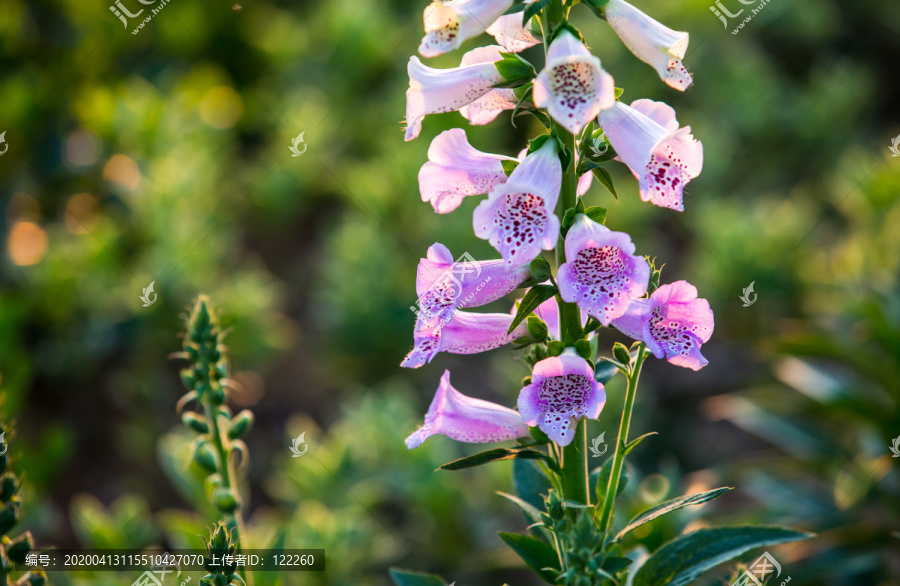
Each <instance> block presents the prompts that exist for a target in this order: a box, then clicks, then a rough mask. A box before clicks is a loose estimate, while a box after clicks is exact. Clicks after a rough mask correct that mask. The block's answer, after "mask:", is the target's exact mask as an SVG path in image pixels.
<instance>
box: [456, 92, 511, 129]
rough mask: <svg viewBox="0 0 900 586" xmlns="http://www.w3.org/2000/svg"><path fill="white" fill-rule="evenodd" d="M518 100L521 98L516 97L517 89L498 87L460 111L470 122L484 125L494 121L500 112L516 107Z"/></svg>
mask: <svg viewBox="0 0 900 586" xmlns="http://www.w3.org/2000/svg"><path fill="white" fill-rule="evenodd" d="M518 102H519V99H518V98H516V94H515V91H513V90H511V89H509V88H496V89H492V90H491V91H489V92H488V93H486V94H485V95H483V96H481V97H480V98H478V99H477V100H475V101H474V102H472V103H471V104H469V105H468V106H463V107H462V108H460V109H459V113H460V114H462V117H463V118H465V119H466V120H468V121H469V124H473V125H475V126H484V125H485V124H488V123H490V122H493V120H494V118H496V117H497V116H498V115H499V114H500V112H503V111H504V110H512V109H513V108H515V107H516V104H517V103H518Z"/></svg>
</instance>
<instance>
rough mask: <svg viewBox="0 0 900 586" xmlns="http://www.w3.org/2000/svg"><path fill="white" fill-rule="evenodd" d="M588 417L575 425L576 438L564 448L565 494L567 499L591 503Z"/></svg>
mask: <svg viewBox="0 0 900 586" xmlns="http://www.w3.org/2000/svg"><path fill="white" fill-rule="evenodd" d="M586 425H587V419H586V418H584V417H582V418H581V419H579V420H578V423H577V425H576V427H575V438H574V439H573V440H572V443H570V444H569V445H567V446H566V447H565V448H563V494H564V495H565V498H566V500H569V501H577V502H579V503H584V504H586V505H589V504H591V496H590V495H591V491H590V489H589V486H588V485H589V482H590V481H589V476H590V475H589V474H588V462H587V458H588V450H587V433H586V429H585V427H586Z"/></svg>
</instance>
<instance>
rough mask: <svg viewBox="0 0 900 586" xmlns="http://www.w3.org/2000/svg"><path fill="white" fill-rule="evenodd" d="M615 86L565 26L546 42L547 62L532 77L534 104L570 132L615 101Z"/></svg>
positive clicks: (596, 60) (576, 129)
mask: <svg viewBox="0 0 900 586" xmlns="http://www.w3.org/2000/svg"><path fill="white" fill-rule="evenodd" d="M615 92H616V87H615V83H614V82H613V78H612V76H611V75H610V74H608V73H607V72H606V71H604V70H603V68H602V67H600V60H599V59H597V58H596V57H594V56H593V55H591V52H590V51H588V49H587V47H585V46H584V43H582V42H581V41H579V40H578V39H577V38H575V35H573V34H572V33H570V32H569V31H568V30H565V31H562V32H561V33H559V35H557V37H556V38H555V39H553V42H552V43H551V44H550V50H549V51H548V52H547V65H546V66H545V67H544V70H543V71H541V73H540V74H538V76H537V79H535V80H534V92H533V94H532V96H533V98H534V104H535V105H536V106H538V107H539V108H547V112H548V113H549V114H550V116H551V117H552V118H553V119H554V120H556V121H557V122H559V123H560V124H562V125H563V127H565V129H566V130H568V131H569V132H571V133H572V134H577V133H579V132H581V129H582V128H584V127H585V125H587V123H588V122H590V121H591V120H593V119H594V118H596V117H597V114H599V113H600V111H601V110H604V109H606V108H611V107H612V105H613V104H615V102H616V93H615Z"/></svg>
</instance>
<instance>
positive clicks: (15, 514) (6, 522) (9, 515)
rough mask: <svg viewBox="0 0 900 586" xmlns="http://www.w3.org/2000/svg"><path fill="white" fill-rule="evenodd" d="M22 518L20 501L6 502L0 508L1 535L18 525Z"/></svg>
mask: <svg viewBox="0 0 900 586" xmlns="http://www.w3.org/2000/svg"><path fill="white" fill-rule="evenodd" d="M20 518H21V515H20V513H19V503H17V502H15V501H13V502H9V503H6V504H5V505H4V506H3V508H2V509H0V535H6V534H7V533H9V530H10V529H12V528H13V527H15V526H16V523H18V522H19V519H20Z"/></svg>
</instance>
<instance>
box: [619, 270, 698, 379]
mask: <svg viewBox="0 0 900 586" xmlns="http://www.w3.org/2000/svg"><path fill="white" fill-rule="evenodd" d="M612 325H613V327H615V328H616V329H618V330H619V331H620V332H622V333H623V334H625V335H626V336H628V337H630V338H633V339H635V340H640V341H641V342H644V343H645V344H647V349H648V350H650V352H652V353H653V355H654V356H656V357H657V358H662V357H664V356H665V358H666V360H668V361H669V362H671V363H672V364H674V365H676V366H684V367H685V368H690V369H691V370H700V369H701V368H703V367H704V366H706V365H707V364H708V361H707V360H706V358H704V357H703V355H702V354H700V346H701V344H704V343H706V342H708V341H709V338H710V336H712V333H713V328H714V327H715V320H714V318H713V312H712V309H710V307H709V302H708V301H707V300H706V299H698V298H697V288H696V287H694V286H693V285H691V284H690V283H688V282H687V281H676V282H674V283H672V284H669V285H663V286H661V287H660V288H659V289H657V290H656V291H654V292H653V294H652V295H650V298H649V299H635V300H634V301H632V302H631V305H630V306H629V307H628V310H627V311H626V312H625V314H624V315H623V316H622V317H620V318H618V319H614V320H613V322H612Z"/></svg>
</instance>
